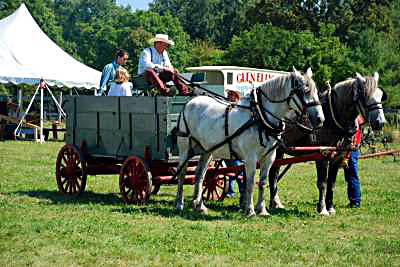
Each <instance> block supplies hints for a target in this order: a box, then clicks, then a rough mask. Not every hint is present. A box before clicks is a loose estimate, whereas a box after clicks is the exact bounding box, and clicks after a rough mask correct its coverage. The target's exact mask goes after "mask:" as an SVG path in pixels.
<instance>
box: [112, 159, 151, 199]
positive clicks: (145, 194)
mask: <svg viewBox="0 0 400 267" xmlns="http://www.w3.org/2000/svg"><path fill="white" fill-rule="evenodd" d="M151 179H152V177H151V173H150V171H149V170H148V168H147V166H146V165H145V164H144V162H143V160H141V159H140V158H137V157H129V158H128V159H127V160H125V162H124V164H123V165H122V167H121V171H120V174H119V188H120V190H121V195H122V198H123V199H124V201H125V203H126V204H137V205H140V204H145V203H146V202H147V201H148V200H149V198H150V193H151V189H152V181H151Z"/></svg>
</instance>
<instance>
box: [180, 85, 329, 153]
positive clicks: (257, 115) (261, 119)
mask: <svg viewBox="0 0 400 267" xmlns="http://www.w3.org/2000/svg"><path fill="white" fill-rule="evenodd" d="M291 85H292V90H291V91H290V93H289V95H288V96H287V97H286V98H284V99H283V100H272V99H271V98H270V97H268V95H267V94H265V93H264V92H263V91H262V90H261V89H260V87H258V88H255V89H253V90H252V91H251V93H250V106H242V105H238V104H234V103H228V105H227V107H226V109H225V113H224V116H225V123H224V128H225V137H226V139H225V140H224V141H222V142H220V143H218V144H216V145H214V146H212V147H211V148H210V149H208V150H205V149H204V148H203V150H204V152H203V154H207V153H210V152H212V151H214V150H217V149H218V148H220V147H222V146H224V145H225V144H228V145H229V151H230V158H231V159H232V158H236V159H239V156H238V154H237V153H236V152H235V151H234V150H233V148H232V140H233V139H234V138H236V137H238V136H239V135H241V134H242V133H243V132H244V131H246V130H247V129H249V128H251V127H253V126H254V125H256V126H257V129H258V136H259V142H260V144H261V146H263V147H266V145H265V144H264V137H265V138H266V139H267V142H269V140H270V139H269V138H270V137H272V138H274V139H275V140H276V141H277V143H276V144H275V145H273V146H272V147H271V148H270V149H269V150H268V151H267V152H266V153H265V155H268V154H269V153H270V152H271V151H273V150H274V149H275V148H276V147H278V146H279V145H280V144H281V143H282V141H281V134H282V133H283V131H284V130H285V120H284V119H281V118H278V117H277V116H275V115H274V114H273V113H271V112H270V111H269V110H267V109H266V108H264V107H263V105H262V103H261V96H264V97H266V98H267V100H268V101H270V102H271V103H283V102H287V104H288V105H289V106H290V104H289V103H290V101H291V100H293V102H294V103H295V105H296V106H297V108H298V109H299V110H300V111H301V113H302V114H301V115H303V114H304V113H305V110H306V109H307V108H308V107H311V106H317V105H321V103H320V102H319V101H314V102H311V103H306V102H305V100H304V95H305V94H307V93H308V92H309V91H310V90H308V91H306V92H304V90H302V88H301V86H300V85H299V83H298V81H297V80H296V81H295V80H294V78H292V79H291ZM295 96H297V98H298V99H299V100H300V101H301V106H300V104H299V103H298V102H297V101H296V100H295ZM218 101H219V102H222V101H221V100H219V99H218ZM224 103H225V104H226V102H224ZM235 107H237V108H242V109H249V110H250V112H251V117H250V119H249V120H248V121H247V122H246V123H244V124H243V125H242V126H241V127H240V128H239V129H237V130H236V131H235V132H234V133H233V134H232V135H229V113H230V112H231V110H232V109H233V108H235ZM184 110H185V108H184V109H183V111H182V112H181V113H180V114H179V117H178V125H177V129H178V131H177V132H176V135H177V136H181V137H188V138H189V155H190V156H189V157H191V156H194V155H195V153H194V150H193V145H192V142H193V141H194V142H196V143H197V144H198V145H200V147H201V144H200V142H199V141H197V140H196V139H195V138H194V137H193V136H192V135H191V134H190V131H189V127H188V124H187V121H186V118H185V113H184ZM296 112H297V111H296ZM266 113H268V114H269V115H271V116H272V117H273V118H275V119H276V120H278V121H279V125H274V124H273V122H271V120H269V119H268V116H267V114H266ZM181 116H183V122H184V124H185V128H186V132H181V131H179V128H180V127H179V126H180V121H181V120H180V118H181ZM286 122H288V120H286ZM289 122H290V123H293V122H292V121H289ZM296 123H298V122H297V121H296ZM303 127H306V126H303Z"/></svg>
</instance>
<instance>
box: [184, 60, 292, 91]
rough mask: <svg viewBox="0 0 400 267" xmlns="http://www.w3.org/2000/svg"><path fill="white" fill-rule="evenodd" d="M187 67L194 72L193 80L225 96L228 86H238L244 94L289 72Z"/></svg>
mask: <svg viewBox="0 0 400 267" xmlns="http://www.w3.org/2000/svg"><path fill="white" fill-rule="evenodd" d="M186 69H187V70H188V71H190V72H192V73H193V75H192V77H191V79H190V81H191V82H193V83H195V84H198V85H199V86H201V87H204V88H206V89H207V90H210V91H213V92H215V93H217V94H219V95H223V96H226V92H225V89H227V88H236V89H237V90H239V91H240V94H241V95H242V96H244V95H246V94H248V93H249V92H250V91H251V89H253V88H255V87H257V86H259V85H261V84H263V83H265V82H266V81H267V80H269V79H271V78H274V77H276V76H280V75H285V74H288V72H284V71H276V70H266V69H255V68H245V67H236V66H201V67H190V68H186Z"/></svg>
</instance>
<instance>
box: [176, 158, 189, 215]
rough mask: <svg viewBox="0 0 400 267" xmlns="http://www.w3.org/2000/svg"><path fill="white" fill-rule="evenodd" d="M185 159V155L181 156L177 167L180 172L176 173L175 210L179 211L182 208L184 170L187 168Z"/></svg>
mask: <svg viewBox="0 0 400 267" xmlns="http://www.w3.org/2000/svg"><path fill="white" fill-rule="evenodd" d="M187 157H188V155H187V154H186V155H184V156H182V157H181V159H180V162H179V165H178V170H179V169H180V170H181V171H180V172H179V173H177V178H178V191H177V192H176V209H177V210H179V211H182V210H183V207H184V199H183V198H184V197H183V184H184V182H185V174H186V168H187V166H188V162H187V160H186V159H187ZM182 164H183V165H182ZM181 166H182V167H181Z"/></svg>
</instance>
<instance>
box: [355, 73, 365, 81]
mask: <svg viewBox="0 0 400 267" xmlns="http://www.w3.org/2000/svg"><path fill="white" fill-rule="evenodd" d="M356 77H357V79H358V80H361V81H362V82H365V78H364V77H363V76H361V74H360V73H358V72H356Z"/></svg>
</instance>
